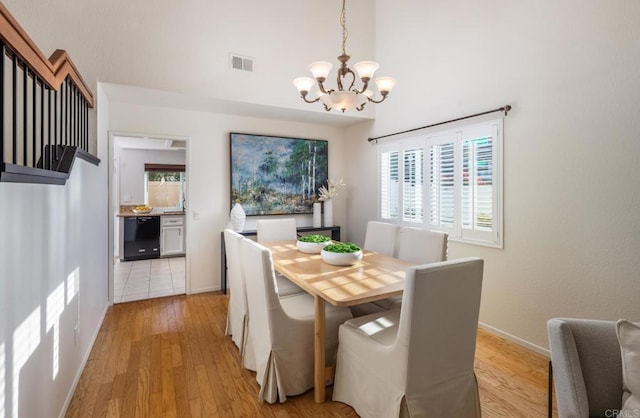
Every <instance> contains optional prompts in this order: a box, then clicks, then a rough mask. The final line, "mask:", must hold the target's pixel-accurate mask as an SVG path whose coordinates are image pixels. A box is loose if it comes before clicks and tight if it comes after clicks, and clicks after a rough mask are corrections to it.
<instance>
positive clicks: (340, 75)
mask: <svg viewBox="0 0 640 418" xmlns="http://www.w3.org/2000/svg"><path fill="white" fill-rule="evenodd" d="M349 74H351V84H349V88H348V89H347V91H352V89H353V86H354V84H356V74H355V73H354V72H353V71H352V70H351V68H349V67H345V68H344V71H342V72H341V73H338V88H339V89H340V91H344V87H343V85H342V80H341V79H343V78H346V77H347V76H348V75H349ZM356 93H358V91H357V90H356Z"/></svg>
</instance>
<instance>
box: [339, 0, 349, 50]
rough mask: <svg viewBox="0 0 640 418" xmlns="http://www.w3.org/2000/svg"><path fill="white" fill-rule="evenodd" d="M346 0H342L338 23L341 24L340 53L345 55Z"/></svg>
mask: <svg viewBox="0 0 640 418" xmlns="http://www.w3.org/2000/svg"><path fill="white" fill-rule="evenodd" d="M346 3H347V0H342V13H340V24H341V25H342V55H347V52H346V48H347V38H348V37H349V31H348V30H347V10H346Z"/></svg>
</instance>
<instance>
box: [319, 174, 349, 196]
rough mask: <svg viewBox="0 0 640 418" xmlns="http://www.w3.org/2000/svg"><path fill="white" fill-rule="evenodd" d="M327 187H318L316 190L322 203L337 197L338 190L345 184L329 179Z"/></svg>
mask: <svg viewBox="0 0 640 418" xmlns="http://www.w3.org/2000/svg"><path fill="white" fill-rule="evenodd" d="M328 186H329V187H325V186H322V187H320V189H318V193H319V194H320V198H319V199H320V200H321V201H323V202H324V201H325V200H329V199H333V198H334V197H336V196H338V190H340V189H341V188H343V187H344V186H346V184H344V182H343V181H342V179H340V180H338V181H334V180H331V179H329V185H328Z"/></svg>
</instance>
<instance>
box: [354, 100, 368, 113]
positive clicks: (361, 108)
mask: <svg viewBox="0 0 640 418" xmlns="http://www.w3.org/2000/svg"><path fill="white" fill-rule="evenodd" d="M366 104H367V102H364V103H362V104H361V105H360V106H358V107H356V110H357V111H358V112H362V111H363V110H364V105H366Z"/></svg>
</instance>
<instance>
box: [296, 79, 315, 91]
mask: <svg viewBox="0 0 640 418" xmlns="http://www.w3.org/2000/svg"><path fill="white" fill-rule="evenodd" d="M314 84H316V81H315V80H314V79H313V78H310V77H298V78H296V79H295V80H293V85H294V86H296V88H297V89H298V93H302V92H303V91H306V92H307V93H308V92H309V91H311V87H313V85H314Z"/></svg>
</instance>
